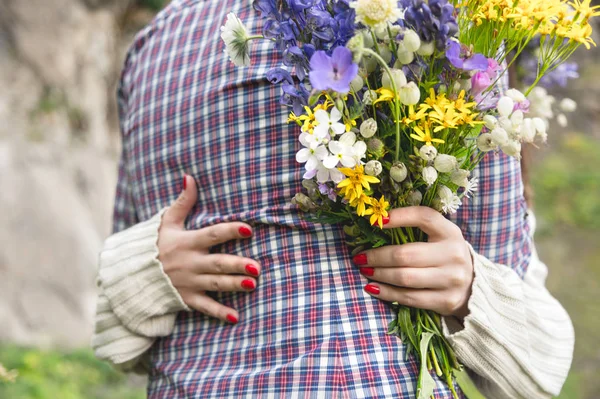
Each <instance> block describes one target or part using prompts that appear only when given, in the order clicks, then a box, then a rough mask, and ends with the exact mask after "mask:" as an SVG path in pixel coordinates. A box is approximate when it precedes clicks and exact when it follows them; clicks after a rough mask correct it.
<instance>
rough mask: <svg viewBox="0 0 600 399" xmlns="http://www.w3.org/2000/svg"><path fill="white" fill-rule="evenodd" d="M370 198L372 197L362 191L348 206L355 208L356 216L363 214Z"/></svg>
mask: <svg viewBox="0 0 600 399" xmlns="http://www.w3.org/2000/svg"><path fill="white" fill-rule="evenodd" d="M372 200H373V198H371V197H369V196H368V195H366V194H365V193H364V192H363V193H361V195H360V197H358V198H355V199H354V200H353V201H351V202H350V206H352V207H354V208H356V214H357V215H358V216H365V211H366V205H370V204H371V201H372Z"/></svg>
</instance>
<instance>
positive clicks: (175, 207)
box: [163, 175, 198, 226]
mask: <svg viewBox="0 0 600 399" xmlns="http://www.w3.org/2000/svg"><path fill="white" fill-rule="evenodd" d="M182 187H183V190H182V191H181V193H180V194H179V197H177V199H176V200H175V201H173V203H172V204H171V206H170V207H169V209H167V211H166V212H165V214H164V215H163V224H175V225H180V226H183V224H184V222H185V219H186V217H187V215H188V213H190V211H191V210H192V208H193V207H194V205H196V201H197V200H198V189H197V188H196V181H195V180H194V178H192V176H189V175H184V176H183V184H182Z"/></svg>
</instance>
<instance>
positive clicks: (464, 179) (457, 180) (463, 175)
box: [450, 169, 471, 187]
mask: <svg viewBox="0 0 600 399" xmlns="http://www.w3.org/2000/svg"><path fill="white" fill-rule="evenodd" d="M470 175H471V172H469V171H468V170H466V169H457V170H455V171H453V172H452V173H451V174H450V181H451V182H452V183H454V184H456V185H457V186H459V187H467V185H468V184H469V176H470Z"/></svg>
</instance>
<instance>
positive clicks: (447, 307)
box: [441, 293, 460, 315]
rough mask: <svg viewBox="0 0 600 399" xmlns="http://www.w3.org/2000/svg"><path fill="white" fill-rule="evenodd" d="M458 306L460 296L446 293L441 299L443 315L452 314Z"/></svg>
mask: <svg viewBox="0 0 600 399" xmlns="http://www.w3.org/2000/svg"><path fill="white" fill-rule="evenodd" d="M459 307H460V298H459V296H458V295H457V294H455V293H453V294H448V295H446V296H445V297H444V299H443V301H442V310H443V311H442V312H441V313H443V314H445V315H449V314H453V313H454V312H455V311H456V310H457V309H458V308H459Z"/></svg>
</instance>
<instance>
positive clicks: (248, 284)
mask: <svg viewBox="0 0 600 399" xmlns="http://www.w3.org/2000/svg"><path fill="white" fill-rule="evenodd" d="M242 288H243V289H245V290H253V289H254V288H256V285H254V281H252V280H244V281H242Z"/></svg>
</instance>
